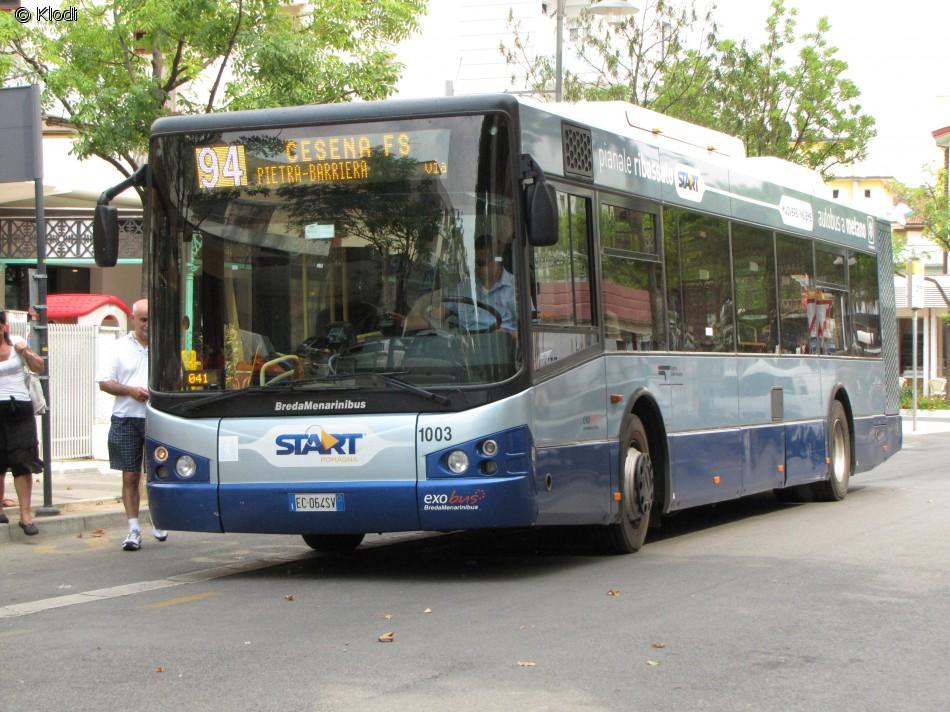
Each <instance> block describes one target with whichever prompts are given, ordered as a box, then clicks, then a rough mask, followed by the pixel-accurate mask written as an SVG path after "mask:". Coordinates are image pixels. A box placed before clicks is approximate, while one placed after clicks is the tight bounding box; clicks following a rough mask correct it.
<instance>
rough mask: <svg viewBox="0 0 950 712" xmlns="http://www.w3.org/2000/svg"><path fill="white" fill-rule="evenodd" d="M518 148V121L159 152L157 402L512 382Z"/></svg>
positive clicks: (292, 136)
mask: <svg viewBox="0 0 950 712" xmlns="http://www.w3.org/2000/svg"><path fill="white" fill-rule="evenodd" d="M510 144H511V137H510V132H509V126H508V121H507V119H506V117H505V116H503V115H501V114H486V115H479V116H464V117H450V118H432V119H416V120H405V121H398V122H397V121H387V122H366V123H359V124H346V125H332V126H325V125H324V126H300V127H290V128H288V127H280V128H267V129H255V130H234V131H220V132H216V133H202V134H184V135H171V136H159V137H156V138H154V139H153V144H152V154H151V158H150V166H151V170H152V188H151V190H152V194H151V203H152V207H153V210H152V223H151V225H150V247H151V258H152V261H153V262H152V264H153V272H152V278H153V279H154V280H155V281H156V283H157V285H156V286H157V288H156V289H155V290H154V294H155V295H156V296H157V299H153V301H154V302H155V303H154V304H153V306H152V312H151V313H152V321H151V328H150V332H151V340H152V347H153V349H154V350H156V351H157V353H158V358H157V359H155V360H153V367H152V387H153V388H155V389H156V390H158V391H163V392H183V391H213V390H221V391H227V390H235V389H244V388H248V387H251V386H271V385H274V386H277V385H280V384H284V385H290V384H297V385H299V386H301V387H303V386H306V387H307V388H308V389H314V390H320V389H324V388H325V389H333V390H338V389H340V388H345V387H354V388H355V387H361V386H364V384H365V385H371V386H372V387H373V388H380V387H386V386H385V385H382V386H381V384H387V383H389V382H390V381H392V380H393V379H398V380H399V381H403V382H408V383H411V384H415V385H419V386H424V387H427V388H428V387H430V386H434V387H438V386H451V387H459V386H465V385H484V384H487V383H493V382H498V381H501V380H504V379H507V378H509V377H511V376H512V375H513V374H514V373H515V372H516V370H517V368H518V366H519V364H520V363H521V362H522V360H523V359H521V357H520V356H519V355H518V352H519V348H520V347H519V345H518V344H519V340H518V338H517V332H518V329H519V314H520V312H519V306H518V304H519V299H520V297H519V287H518V281H517V277H516V275H517V274H518V273H519V271H518V269H517V268H516V266H515V265H514V264H513V260H515V259H517V253H518V251H517V250H513V249H512V242H513V240H514V231H513V227H512V226H513V217H512V210H513V204H512V196H513V195H514V190H515V188H516V185H517V181H516V180H515V177H514V176H513V175H512V171H511V163H512V157H511V145H510ZM362 373H366V374H381V375H383V376H385V378H368V379H361V378H357V376H359V374H362ZM349 376H353V378H352V379H350V380H347V379H348V377H349Z"/></svg>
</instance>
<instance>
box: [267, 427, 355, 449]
mask: <svg viewBox="0 0 950 712" xmlns="http://www.w3.org/2000/svg"><path fill="white" fill-rule="evenodd" d="M363 435H364V434H363V433H328V432H327V431H326V430H324V429H323V428H321V427H320V426H319V425H314V426H311V427H309V428H307V432H305V433H289V434H283V433H282V434H280V435H278V436H277V437H276V438H275V444H276V445H277V454H278V455H308V454H310V453H312V452H315V453H317V454H318V455H346V456H355V455H356V454H357V446H356V444H357V441H359V440H360V439H361V438H362V437H363Z"/></svg>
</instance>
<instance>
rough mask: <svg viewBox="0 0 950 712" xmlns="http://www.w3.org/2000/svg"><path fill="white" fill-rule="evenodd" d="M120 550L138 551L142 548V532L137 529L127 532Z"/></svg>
mask: <svg viewBox="0 0 950 712" xmlns="http://www.w3.org/2000/svg"><path fill="white" fill-rule="evenodd" d="M122 548H123V549H125V550H126V551H138V550H139V549H141V548H142V532H140V531H139V530H138V529H132V530H130V531H129V535H128V536H127V537H125V541H123V542H122Z"/></svg>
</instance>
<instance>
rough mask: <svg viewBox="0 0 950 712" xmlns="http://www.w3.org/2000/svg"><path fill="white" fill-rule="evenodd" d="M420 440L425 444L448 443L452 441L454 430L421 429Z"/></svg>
mask: <svg viewBox="0 0 950 712" xmlns="http://www.w3.org/2000/svg"><path fill="white" fill-rule="evenodd" d="M419 439H420V440H421V441H422V442H424V443H433V442H435V443H447V442H449V441H450V440H451V439H452V428H448V427H446V428H419Z"/></svg>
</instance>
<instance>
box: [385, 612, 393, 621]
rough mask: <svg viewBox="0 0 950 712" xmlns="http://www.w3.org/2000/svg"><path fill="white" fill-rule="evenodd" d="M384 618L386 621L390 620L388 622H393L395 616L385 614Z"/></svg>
mask: <svg viewBox="0 0 950 712" xmlns="http://www.w3.org/2000/svg"><path fill="white" fill-rule="evenodd" d="M383 618H385V619H386V620H388V621H391V620H392V619H393V614H392V613H383Z"/></svg>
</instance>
